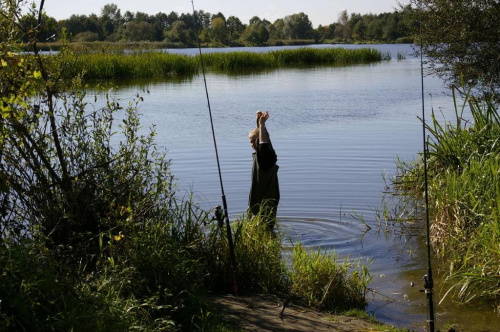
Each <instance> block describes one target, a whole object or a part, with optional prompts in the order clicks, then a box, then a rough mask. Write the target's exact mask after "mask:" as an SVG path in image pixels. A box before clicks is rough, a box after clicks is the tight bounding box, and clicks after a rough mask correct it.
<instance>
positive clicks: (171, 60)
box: [59, 47, 390, 80]
mask: <svg viewBox="0 0 500 332" xmlns="http://www.w3.org/2000/svg"><path fill="white" fill-rule="evenodd" d="M202 58H203V63H204V64H205V66H206V67H207V69H209V70H213V71H224V72H235V71H244V70H262V69H274V68H283V67H295V66H304V65H353V64H362V63H371V62H377V61H383V60H388V59H390V55H388V54H383V53H382V52H380V51H378V50H375V49H371V48H362V49H344V48H328V49H313V48H305V47H304V48H299V49H293V50H278V51H270V52H264V53H256V52H217V53H215V52H214V53H205V54H203V53H202ZM59 61H61V65H65V67H67V69H66V70H65V71H64V75H67V76H68V77H74V76H76V75H77V74H80V73H83V78H84V79H87V80H93V79H114V78H130V77H134V78H153V77H162V76H170V77H171V76H177V75H195V74H197V73H199V72H200V70H201V61H200V56H199V55H197V56H190V55H180V54H171V53H168V52H162V51H141V52H128V53H127V52H119V53H116V52H115V53H112V52H110V53H81V54H78V53H72V54H68V55H65V56H63V57H61V58H60V60H59Z"/></svg>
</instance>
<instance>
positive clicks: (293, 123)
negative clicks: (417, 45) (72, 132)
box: [114, 45, 498, 331]
mask: <svg viewBox="0 0 500 332" xmlns="http://www.w3.org/2000/svg"><path fill="white" fill-rule="evenodd" d="M314 47H356V48H359V47H374V48H377V49H380V50H382V51H384V52H390V53H391V54H392V60H391V61H383V62H380V63H373V64H363V65H355V66H348V67H338V66H319V67H304V68H292V69H278V70H268V71H260V72H254V73H245V74H240V75H238V74H231V75H226V74H217V73H207V75H206V81H207V86H208V94H209V97H210V104H211V110H212V115H213V123H214V129H215V135H216V141H217V146H218V153H219V160H220V165H221V174H222V182H223V185H224V191H225V195H226V197H227V203H228V212H229V214H230V218H231V219H232V220H233V219H235V218H237V217H239V216H241V215H242V214H243V213H244V212H245V210H246V205H247V200H248V192H249V188H250V173H251V163H252V157H251V155H252V148H251V147H250V143H249V141H248V137H247V135H248V132H249V131H250V130H251V129H252V128H253V127H254V126H255V112H256V111H257V110H268V111H269V113H270V118H269V120H268V122H267V128H268V130H269V133H270V136H271V140H272V142H273V145H274V147H275V150H276V152H277V155H278V164H279V166H280V169H279V181H280V191H281V201H280V204H279V207H278V219H279V223H280V227H281V228H282V229H284V230H285V231H286V232H287V233H289V234H291V235H292V237H293V238H295V239H300V241H302V243H303V244H304V245H306V246H308V247H311V248H319V247H321V248H322V249H326V250H335V251H336V252H337V254H339V256H341V257H344V256H349V257H350V258H351V259H360V260H362V261H364V262H365V263H369V264H370V271H371V274H372V276H373V282H372V283H371V285H370V288H371V289H373V290H374V291H373V293H372V294H371V295H370V296H369V305H368V307H367V311H368V312H369V313H372V314H373V315H374V316H375V317H376V318H377V319H379V320H380V321H382V322H385V323H389V324H392V325H396V326H398V327H407V328H412V329H415V330H417V331H425V330H426V328H427V323H426V319H427V300H426V297H425V295H424V294H423V293H420V292H419V291H418V287H415V288H411V287H410V282H415V283H417V284H420V285H422V277H423V276H424V274H425V273H426V253H425V245H424V239H423V238H422V236H421V234H422V231H421V230H419V229H416V230H413V231H412V233H414V234H410V235H408V234H406V235H404V236H401V235H398V234H394V233H387V232H385V231H384V230H385V228H384V227H382V228H380V227H378V220H377V215H378V212H377V211H380V208H381V206H382V196H383V195H382V192H383V191H384V189H385V181H384V177H387V178H390V177H391V176H393V175H394V172H395V169H396V167H395V161H396V159H397V158H401V159H403V160H406V161H410V160H414V159H415V158H417V153H418V152H419V151H422V145H423V143H422V124H421V122H420V120H419V119H418V117H420V116H421V114H422V100H421V75H420V59H419V58H414V57H413V56H411V54H412V52H413V50H412V47H411V46H409V45H361V46H359V45H352V46H337V45H319V46H314ZM290 48H293V47H290ZM270 49H280V48H278V47H277V48H245V49H229V48H224V49H210V50H207V49H204V50H203V52H217V51H219V52H227V51H235V50H246V51H253V52H265V51H268V50H270ZM169 52H175V53H184V54H196V53H197V52H198V50H197V49H183V50H169ZM398 53H400V54H406V55H407V56H406V59H404V60H401V61H398V60H397V58H396V55H397V54H398ZM424 84H425V94H424V95H425V111H426V117H427V119H430V112H431V109H432V108H433V109H434V110H436V111H441V112H442V113H443V114H444V116H446V117H447V118H448V119H450V120H451V119H453V116H454V111H453V108H452V105H453V104H452V99H451V97H450V96H449V91H448V90H447V89H445V88H444V87H443V83H442V82H441V81H440V80H439V79H437V78H434V77H430V76H426V77H425V79H424ZM138 92H139V93H140V94H141V95H143V97H144V102H143V103H142V104H141V106H140V111H141V112H142V114H143V117H142V119H143V125H144V127H145V128H148V127H150V126H152V125H155V126H156V129H157V133H158V135H157V143H158V145H159V146H162V147H166V148H167V149H168V157H169V158H170V159H171V160H172V164H171V170H172V172H173V174H174V175H175V177H176V178H177V180H178V186H179V190H180V195H183V194H187V193H188V192H191V191H192V192H194V194H195V197H196V201H198V202H199V203H200V205H201V206H202V207H204V208H213V207H214V206H215V205H221V203H222V201H221V188H220V182H219V176H218V170H217V163H216V159H215V152H214V144H213V139H212V132H211V126H210V118H209V113H208V107H207V99H206V95H205V88H204V81H203V77H202V76H201V75H200V76H194V77H188V78H183V79H175V80H174V79H164V80H149V81H135V82H133V84H131V83H130V82H128V83H126V82H122V83H120V84H119V86H118V88H117V89H116V90H115V92H114V97H115V98H119V99H124V100H126V99H128V98H130V97H131V96H134V95H136V93H138ZM364 223H366V224H367V225H369V226H370V227H371V230H369V231H367V228H366V225H365V224H364ZM434 267H435V269H434V275H435V279H436V280H435V283H436V286H435V291H436V294H435V302H436V327H437V328H439V327H442V326H443V324H446V323H456V324H458V326H459V330H460V329H464V330H466V331H480V330H484V329H487V328H491V327H492V326H495V325H494V324H495V323H496V321H498V317H497V316H496V315H495V313H494V312H493V309H491V308H471V307H463V306H460V305H458V304H456V303H454V302H452V301H450V300H449V299H448V300H446V301H444V302H443V303H442V304H439V305H438V302H439V301H440V299H441V298H442V296H443V294H444V293H445V291H446V289H445V288H441V286H442V285H441V280H440V279H439V276H438V275H439V272H438V271H439V269H440V268H442V269H446V268H447V267H446V266H443V267H440V266H439V264H437V263H434ZM471 322H472V324H473V327H471ZM492 324H493V325H492Z"/></svg>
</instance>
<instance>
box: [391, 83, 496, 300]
mask: <svg viewBox="0 0 500 332" xmlns="http://www.w3.org/2000/svg"><path fill="white" fill-rule="evenodd" d="M453 92H454V98H455V112H456V119H455V121H454V123H451V122H447V123H445V124H444V125H442V124H440V122H438V121H437V119H436V115H435V114H434V113H433V114H432V121H431V122H430V123H429V124H427V125H426V128H427V130H428V131H429V133H430V134H431V140H430V141H429V143H428V146H429V159H428V178H429V187H428V188H429V201H430V202H431V204H430V213H431V216H432V225H431V236H432V242H433V248H434V249H435V250H436V251H437V254H438V255H439V257H442V258H443V259H446V260H447V262H448V263H449V265H450V269H449V272H448V274H447V280H448V281H449V282H450V287H449V291H448V293H449V294H452V295H454V296H458V297H459V298H460V299H462V300H464V301H471V300H474V299H478V298H485V299H490V300H494V301H496V302H498V301H500V270H499V264H500V249H499V246H498V243H499V241H500V179H499V175H500V145H499V143H500V115H499V113H498V108H497V107H498V106H497V104H495V103H494V102H493V100H492V99H491V98H489V97H485V98H484V99H478V98H475V97H473V96H471V94H470V91H469V92H467V93H465V94H464V97H463V103H461V104H459V103H458V101H457V96H456V93H455V89H454V90H453ZM467 108H468V109H470V112H471V115H472V120H473V122H472V125H471V124H470V123H468V122H466V121H465V120H463V114H464V110H466V109H467ZM398 168H399V169H400V171H401V174H404V175H403V176H402V177H401V179H399V180H400V181H399V180H398V182H397V184H396V185H395V186H396V187H397V190H398V191H400V194H409V195H411V196H412V197H414V198H415V199H416V200H419V199H420V198H421V197H422V193H423V181H424V174H423V167H422V164H421V162H415V163H399V165H398ZM448 293H447V294H448Z"/></svg>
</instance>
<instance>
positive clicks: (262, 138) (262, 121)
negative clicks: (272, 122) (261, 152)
mask: <svg viewBox="0 0 500 332" xmlns="http://www.w3.org/2000/svg"><path fill="white" fill-rule="evenodd" d="M267 119H269V112H268V111H265V112H261V111H258V112H257V127H258V128H259V143H268V142H269V135H268V133H267V129H266V121H267Z"/></svg>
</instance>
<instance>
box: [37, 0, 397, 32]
mask: <svg viewBox="0 0 500 332" xmlns="http://www.w3.org/2000/svg"><path fill="white" fill-rule="evenodd" d="M35 2H36V3H37V4H40V0H37V1H35ZM403 2H404V0H403ZM108 3H114V4H116V5H117V6H118V8H120V10H121V13H122V14H123V13H125V12H126V11H127V10H128V11H131V12H133V13H135V12H137V11H141V12H145V13H147V14H156V13H158V12H163V13H170V12H171V11H174V12H177V13H179V14H181V13H188V12H191V11H192V7H191V0H163V1H158V0H64V1H61V0H46V1H45V5H44V8H45V11H46V13H47V14H48V15H49V16H52V17H55V18H56V19H65V18H68V17H70V16H71V15H72V14H80V15H81V14H85V15H89V14H92V13H94V14H97V15H100V13H101V8H102V7H103V6H104V5H105V4H108ZM194 6H195V9H196V10H204V11H207V12H210V13H211V14H216V13H218V12H221V13H223V14H224V15H225V16H226V17H229V16H231V15H233V16H236V17H238V18H239V19H240V20H241V21H242V22H243V23H245V24H247V23H248V21H249V20H250V18H252V17H253V16H258V17H260V18H261V19H267V20H268V21H270V22H274V20H276V19H278V18H283V17H285V16H287V15H291V14H296V13H299V12H304V13H305V14H307V15H308V16H309V19H310V20H311V22H312V23H313V26H314V27H315V28H316V27H317V26H318V25H319V24H322V25H327V24H330V23H333V22H336V21H337V19H338V14H339V13H340V12H341V11H343V10H347V11H348V12H349V13H360V14H368V13H374V14H379V13H385V12H392V11H394V9H395V8H397V7H398V1H397V0H307V1H303V0H302V1H298V0H194Z"/></svg>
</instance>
